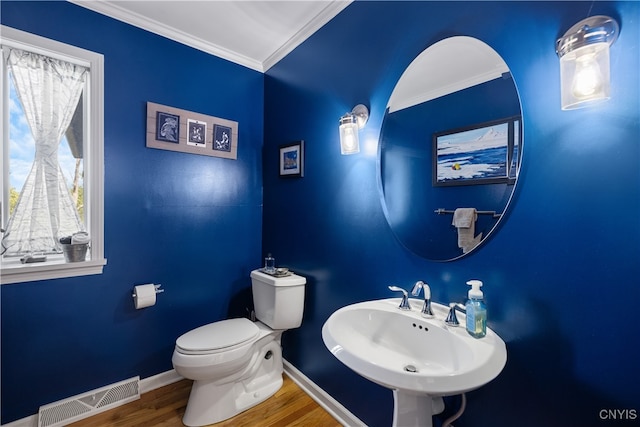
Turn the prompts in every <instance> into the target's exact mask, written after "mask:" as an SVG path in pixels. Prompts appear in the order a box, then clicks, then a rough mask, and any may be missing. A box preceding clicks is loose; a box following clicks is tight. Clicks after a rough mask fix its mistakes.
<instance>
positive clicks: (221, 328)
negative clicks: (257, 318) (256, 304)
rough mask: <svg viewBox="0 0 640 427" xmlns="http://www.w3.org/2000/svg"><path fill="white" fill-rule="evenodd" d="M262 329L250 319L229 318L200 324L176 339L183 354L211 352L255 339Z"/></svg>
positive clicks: (177, 347)
mask: <svg viewBox="0 0 640 427" xmlns="http://www.w3.org/2000/svg"><path fill="white" fill-rule="evenodd" d="M259 332H260V329H259V328H258V327H257V326H256V325H255V323H253V322H252V321H250V320H249V319H245V318H239V319H227V320H221V321H219V322H214V323H209V324H208V325H204V326H200V327H199V328H196V329H194V330H192V331H189V332H187V333H186V334H183V335H181V336H180V337H179V338H178V339H177V340H176V349H177V350H178V351H180V353H183V354H211V353H216V352H219V351H225V350H230V349H232V348H234V347H239V346H242V345H244V344H246V343H247V342H250V341H252V340H254V339H255V338H256V337H257V336H258V334H259Z"/></svg>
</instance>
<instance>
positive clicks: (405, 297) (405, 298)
mask: <svg viewBox="0 0 640 427" xmlns="http://www.w3.org/2000/svg"><path fill="white" fill-rule="evenodd" d="M389 290H390V291H394V292H402V301H400V305H399V306H398V308H399V309H400V310H411V306H410V305H409V293H408V292H407V291H405V290H404V289H402V288H399V287H397V286H389Z"/></svg>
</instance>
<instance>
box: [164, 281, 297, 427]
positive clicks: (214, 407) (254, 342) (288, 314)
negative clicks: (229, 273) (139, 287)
mask: <svg viewBox="0 0 640 427" xmlns="http://www.w3.org/2000/svg"><path fill="white" fill-rule="evenodd" d="M251 281H252V291H253V299H254V306H255V309H256V317H257V318H258V321H256V322H252V321H251V320H249V319H245V318H238V319H228V320H222V321H219V322H214V323H210V324H207V325H204V326H201V327H199V328H196V329H193V330H191V331H189V332H187V333H185V334H183V335H181V336H180V337H179V338H178V339H177V340H176V346H175V350H174V352H173V357H172V363H173V366H174V368H175V370H176V372H177V373H178V374H180V375H181V376H183V377H184V378H188V379H191V380H194V382H193V386H192V388H191V394H190V395H189V401H188V403H187V409H186V411H185V415H184V417H183V420H182V421H183V423H184V424H185V425H187V426H203V425H208V424H214V423H217V422H220V421H223V420H226V419H228V418H231V417H233V416H235V415H237V414H239V413H240V412H242V411H245V410H247V409H249V408H251V407H253V406H255V405H257V404H259V403H261V402H263V401H264V400H266V399H268V398H269V397H271V396H272V395H273V394H275V392H276V391H278V390H279V389H280V387H282V370H283V369H282V367H283V365H282V347H281V337H282V333H283V332H284V330H286V329H291V328H297V327H299V326H300V324H301V321H302V307H303V304H304V285H305V283H306V279H305V278H304V277H301V276H297V275H295V274H291V275H289V276H287V277H282V278H276V277H273V276H270V275H267V274H265V273H262V272H261V271H259V270H254V271H253V272H251Z"/></svg>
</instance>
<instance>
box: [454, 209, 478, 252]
mask: <svg viewBox="0 0 640 427" xmlns="http://www.w3.org/2000/svg"><path fill="white" fill-rule="evenodd" d="M477 219H478V212H477V211H476V209H475V208H458V209H456V210H455V212H454V213H453V222H452V224H453V225H454V226H455V227H456V228H457V229H458V247H459V248H461V249H462V253H465V254H466V253H467V252H469V251H471V250H472V249H473V248H475V247H476V246H477V245H478V243H480V241H481V240H482V233H480V234H479V235H477V236H475V234H476V220H477Z"/></svg>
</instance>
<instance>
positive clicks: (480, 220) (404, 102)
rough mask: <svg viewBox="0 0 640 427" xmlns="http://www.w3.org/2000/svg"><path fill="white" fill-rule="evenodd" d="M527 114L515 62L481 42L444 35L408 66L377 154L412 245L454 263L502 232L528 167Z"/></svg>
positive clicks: (404, 236)
mask: <svg viewBox="0 0 640 427" xmlns="http://www.w3.org/2000/svg"><path fill="white" fill-rule="evenodd" d="M521 114H522V113H521V108H520V100H519V97H518V92H517V90H516V86H515V83H514V82H513V79H512V78H511V74H510V72H509V68H508V67H507V64H506V63H505V62H504V60H503V59H502V58H501V57H500V55H498V54H497V53H496V52H495V51H494V50H493V49H492V48H491V47H489V46H488V45H486V44H485V43H483V42H481V41H480V40H477V39H475V38H472V37H465V36H458V37H451V38H447V39H444V40H441V41H439V42H438V43H435V44H434V45H432V46H430V47H428V48H427V49H425V50H424V51H423V52H422V53H421V54H420V55H419V56H418V57H417V58H416V59H415V60H414V61H413V62H412V63H411V64H410V65H409V67H408V68H407V69H406V70H405V72H404V73H403V74H402V76H401V78H400V80H399V81H398V83H397V85H396V86H395V88H394V90H393V93H392V94H391V97H390V99H389V103H388V104H387V111H386V113H385V117H384V120H383V124H382V130H381V132H380V144H379V153H378V154H379V156H380V158H379V162H378V164H379V178H380V184H381V185H380V188H381V190H382V204H383V209H384V211H385V216H386V218H387V221H388V223H389V225H390V226H391V228H392V230H393V232H394V234H395V235H396V237H397V238H398V239H399V240H400V242H402V244H403V245H404V246H405V247H407V248H408V249H409V250H411V251H412V252H414V253H416V254H417V255H420V256H422V257H424V258H427V259H430V260H434V261H449V260H454V259H457V258H460V257H462V256H464V255H466V254H468V253H470V252H472V251H474V250H477V248H478V247H479V246H480V245H481V244H482V242H484V241H486V239H487V238H488V237H489V236H490V235H491V234H492V233H493V232H495V230H496V228H497V226H498V224H499V223H500V220H501V218H502V217H503V215H504V213H505V212H506V209H507V208H508V205H509V202H510V201H511V197H512V195H513V191H514V189H515V184H516V181H517V176H518V172H519V169H520V160H521V153H522V147H523V144H522V143H523V141H522V120H521Z"/></svg>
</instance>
